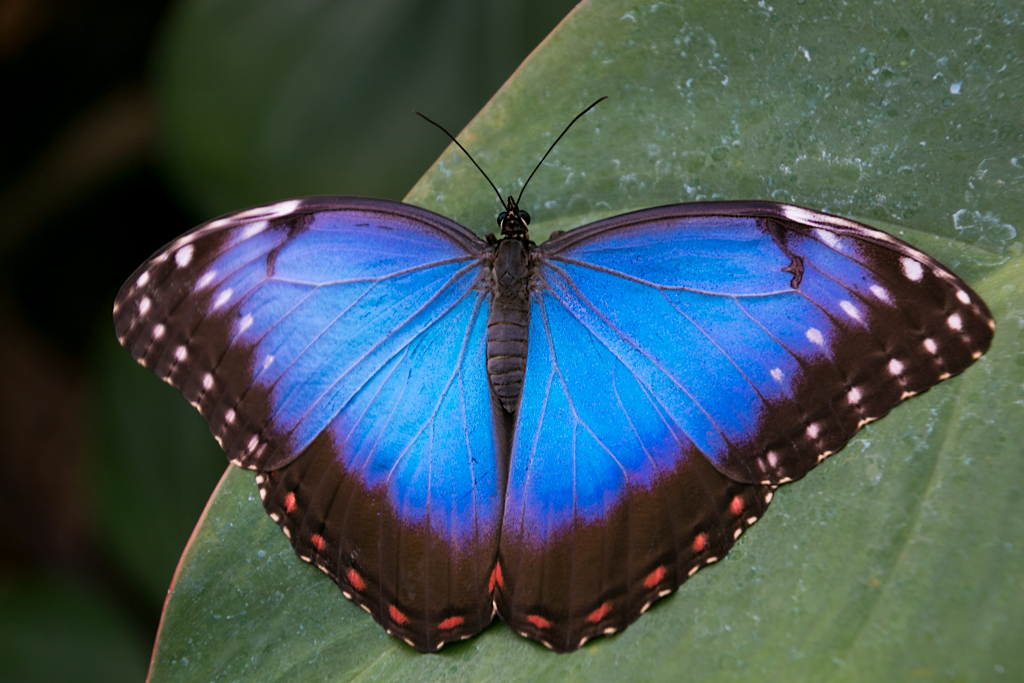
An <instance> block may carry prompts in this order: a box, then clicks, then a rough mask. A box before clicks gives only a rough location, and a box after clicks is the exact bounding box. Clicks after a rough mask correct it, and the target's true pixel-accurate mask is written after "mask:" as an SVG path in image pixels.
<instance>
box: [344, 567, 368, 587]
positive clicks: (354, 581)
mask: <svg viewBox="0 0 1024 683" xmlns="http://www.w3.org/2000/svg"><path fill="white" fill-rule="evenodd" d="M345 578H346V579H348V582H349V585H351V586H352V588H354V589H355V590H357V591H359V592H360V593H362V592H363V591H364V590H366V582H365V581H363V577H361V576H359V572H357V571H356V570H355V569H349V570H348V572H347V573H346V574H345Z"/></svg>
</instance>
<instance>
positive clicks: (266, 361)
mask: <svg viewBox="0 0 1024 683" xmlns="http://www.w3.org/2000/svg"><path fill="white" fill-rule="evenodd" d="M273 362H274V357H273V356H270V355H268V356H267V357H266V358H264V359H263V369H264V370H266V369H267V368H269V367H270V364H271V363H273Z"/></svg>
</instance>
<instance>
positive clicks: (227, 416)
mask: <svg viewBox="0 0 1024 683" xmlns="http://www.w3.org/2000/svg"><path fill="white" fill-rule="evenodd" d="M234 421H235V411H234V409H232V408H228V409H227V411H226V412H225V413H224V422H226V423H227V424H231V423H233V422H234Z"/></svg>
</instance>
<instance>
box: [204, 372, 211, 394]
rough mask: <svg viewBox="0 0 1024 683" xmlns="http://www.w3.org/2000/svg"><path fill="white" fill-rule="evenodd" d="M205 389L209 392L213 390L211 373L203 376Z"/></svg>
mask: <svg viewBox="0 0 1024 683" xmlns="http://www.w3.org/2000/svg"><path fill="white" fill-rule="evenodd" d="M203 389H206V390H207V391H209V390H210V389H213V375H211V374H210V373H206V374H205V375H203Z"/></svg>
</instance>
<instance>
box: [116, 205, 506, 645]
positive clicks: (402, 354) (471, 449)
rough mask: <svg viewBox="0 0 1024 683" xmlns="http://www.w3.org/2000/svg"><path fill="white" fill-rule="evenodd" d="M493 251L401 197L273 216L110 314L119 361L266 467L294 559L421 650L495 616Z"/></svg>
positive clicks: (257, 212)
mask: <svg viewBox="0 0 1024 683" xmlns="http://www.w3.org/2000/svg"><path fill="white" fill-rule="evenodd" d="M489 253H490V250H489V248H488V247H487V245H486V244H485V243H484V242H483V240H481V239H480V238H479V237H476V236H474V235H473V234H472V233H470V232H469V231H467V230H466V229H465V228H463V227H461V226H459V225H458V224H456V223H454V222H452V221H450V220H448V219H446V218H443V217H441V216H438V215H436V214H433V213H430V212H428V211H424V210H421V209H417V208H415V207H411V206H407V205H404V204H400V203H397V202H389V201H383V200H369V199H359V198H344V197H338V198H313V199H306V200H296V201H291V202H282V203H280V204H276V205H273V206H269V207H263V208H259V209H251V210H248V211H244V212H242V213H237V214H234V215H231V216H227V217H225V218H221V219H218V220H215V221H213V222H211V223H207V224H206V225H203V226H200V227H199V228H196V229H195V230H193V231H192V232H190V233H188V234H186V235H184V236H183V237H181V238H179V239H178V240H176V241H174V242H172V243H171V244H170V245H168V246H167V247H166V248H165V249H163V250H161V251H160V252H159V253H158V254H157V255H156V256H154V257H153V258H151V259H150V260H149V261H147V262H146V263H145V264H143V265H142V267H141V268H140V269H139V270H138V271H137V272H136V273H135V275H133V277H132V278H131V279H130V280H129V281H128V282H127V283H126V284H125V286H124V287H123V288H122V289H121V292H120V293H119V295H118V297H117V300H116V304H115V307H114V318H115V328H116V332H117V336H118V338H119V340H120V341H121V343H122V344H123V345H124V346H125V348H127V349H128V350H129V351H130V352H131V353H132V355H133V356H134V357H135V358H136V359H137V360H138V361H139V362H140V363H141V364H142V365H144V366H146V367H148V368H150V369H151V370H153V372H155V373H156V374H157V375H158V376H160V377H161V378H163V379H164V380H166V381H167V382H168V383H170V384H172V385H173V386H175V387H177V388H178V389H179V390H181V392H182V393H183V394H184V395H185V397H186V398H187V399H188V400H189V401H190V402H191V403H192V404H193V405H194V406H195V407H196V408H197V409H198V410H199V412H200V413H201V414H202V415H203V417H205V418H206V420H207V422H208V423H209V425H210V429H211V431H212V432H213V434H214V436H215V437H216V438H217V440H218V442H219V443H221V445H222V446H223V448H224V450H225V451H226V452H227V453H228V457H229V458H230V459H231V461H232V462H233V463H235V464H237V465H240V466H243V467H248V468H250V469H254V470H258V471H259V474H258V475H257V477H256V481H257V484H258V485H259V490H260V496H261V497H262V498H263V499H264V506H265V507H266V509H267V511H268V513H269V514H270V516H271V518H273V519H274V520H275V521H276V522H277V523H278V524H279V525H280V526H281V529H282V530H283V531H284V533H285V534H286V535H287V536H288V537H289V538H290V540H291V543H292V545H293V546H294V547H295V550H296V552H297V553H298V554H299V556H300V557H302V559H304V560H306V561H308V562H311V563H313V564H315V565H316V566H318V567H320V568H321V569H322V570H323V571H324V572H326V573H327V574H328V575H330V576H331V578H332V579H334V580H335V581H336V582H337V583H338V585H339V586H340V587H341V589H342V591H343V592H344V593H345V594H346V595H347V596H348V597H350V598H351V599H353V600H354V601H356V602H357V603H358V604H360V605H361V606H363V607H364V608H365V609H366V610H367V611H369V612H370V613H371V614H372V615H373V617H374V618H375V619H376V620H377V621H378V622H380V623H381V624H382V625H383V626H384V627H385V628H386V629H387V630H388V631H389V632H390V633H393V634H395V635H397V636H400V637H402V638H404V639H405V640H407V641H408V642H409V643H410V644H412V645H413V646H414V647H416V648H418V649H420V650H434V649H437V648H438V647H440V646H441V644H442V643H444V642H446V641H450V640H455V639H458V638H462V637H467V636H468V635H471V634H473V633H476V632H477V631H479V630H480V629H482V628H483V627H484V626H486V625H487V624H488V623H489V622H490V621H491V619H492V617H493V605H492V600H491V596H490V589H489V587H488V580H489V579H490V571H491V569H492V567H493V565H494V558H495V555H496V552H497V540H498V532H499V523H500V514H501V503H502V501H501V496H502V490H503V488H504V481H503V479H501V478H500V477H499V476H498V469H497V460H496V444H495V440H494V430H493V425H492V421H491V414H490V411H489V408H488V406H489V405H490V396H489V389H488V385H487V378H486V374H485V373H486V370H485V366H484V363H483V357H484V348H485V327H486V321H487V310H488V300H487V295H486V292H485V289H482V288H481V287H480V279H481V277H483V276H484V275H485V272H486V268H485V265H486V262H487V257H488V254H489Z"/></svg>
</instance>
